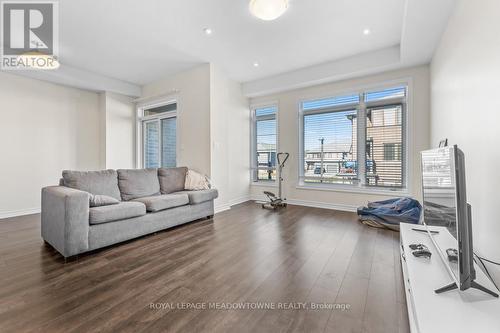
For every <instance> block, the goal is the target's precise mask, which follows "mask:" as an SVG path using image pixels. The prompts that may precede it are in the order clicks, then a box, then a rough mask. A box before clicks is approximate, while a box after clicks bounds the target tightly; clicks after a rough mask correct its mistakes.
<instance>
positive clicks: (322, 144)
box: [319, 138, 325, 183]
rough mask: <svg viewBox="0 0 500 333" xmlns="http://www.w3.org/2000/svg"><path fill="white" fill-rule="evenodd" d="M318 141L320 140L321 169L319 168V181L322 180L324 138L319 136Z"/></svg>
mask: <svg viewBox="0 0 500 333" xmlns="http://www.w3.org/2000/svg"><path fill="white" fill-rule="evenodd" d="M319 142H321V170H320V172H321V173H320V175H321V176H320V182H321V183H322V182H323V160H324V143H325V138H319Z"/></svg>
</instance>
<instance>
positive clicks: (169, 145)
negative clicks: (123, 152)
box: [139, 103, 177, 168]
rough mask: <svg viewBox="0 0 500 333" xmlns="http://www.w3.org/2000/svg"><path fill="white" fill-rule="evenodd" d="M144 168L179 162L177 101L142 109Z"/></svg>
mask: <svg viewBox="0 0 500 333" xmlns="http://www.w3.org/2000/svg"><path fill="white" fill-rule="evenodd" d="M140 113H141V114H140V117H139V122H140V125H141V126H140V127H141V129H142V165H143V167H144V168H159V167H167V168H170V167H175V166H176V164H177V153H176V152H177V118H176V113H177V103H168V104H164V105H160V106H155V107H150V108H142V109H140Z"/></svg>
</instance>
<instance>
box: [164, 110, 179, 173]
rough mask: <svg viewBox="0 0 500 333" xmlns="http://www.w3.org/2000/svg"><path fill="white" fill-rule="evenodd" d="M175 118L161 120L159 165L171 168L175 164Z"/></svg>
mask: <svg viewBox="0 0 500 333" xmlns="http://www.w3.org/2000/svg"><path fill="white" fill-rule="evenodd" d="M176 148H177V135H176V118H166V119H162V120H161V166H162V167H165V168H173V167H175V166H176V164H177V163H176V161H177V159H176Z"/></svg>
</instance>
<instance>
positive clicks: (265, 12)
mask: <svg viewBox="0 0 500 333" xmlns="http://www.w3.org/2000/svg"><path fill="white" fill-rule="evenodd" d="M249 8H250V13H252V15H253V16H255V17H258V18H260V19H261V20H264V21H272V20H276V19H277V18H278V17H280V16H281V15H283V14H284V13H285V12H286V10H287V9H288V0H250V4H249Z"/></svg>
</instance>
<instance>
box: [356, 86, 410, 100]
mask: <svg viewBox="0 0 500 333" xmlns="http://www.w3.org/2000/svg"><path fill="white" fill-rule="evenodd" d="M405 95H406V87H397V88H390V89H385V90H380V91H373V92H369V93H366V94H365V102H373V101H380V100H384V99H390V98H397V97H405Z"/></svg>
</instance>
